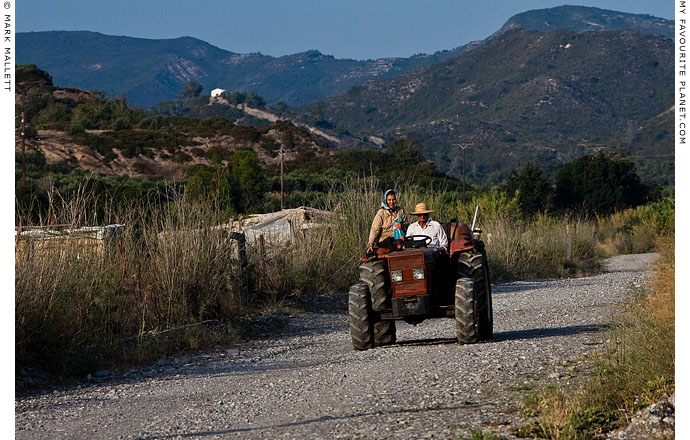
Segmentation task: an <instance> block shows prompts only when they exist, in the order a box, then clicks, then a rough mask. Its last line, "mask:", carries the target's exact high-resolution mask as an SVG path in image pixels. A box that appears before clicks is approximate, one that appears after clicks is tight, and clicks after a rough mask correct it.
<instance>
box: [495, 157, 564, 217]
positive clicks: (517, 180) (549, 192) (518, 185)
mask: <svg viewBox="0 0 690 440" xmlns="http://www.w3.org/2000/svg"><path fill="white" fill-rule="evenodd" d="M505 189H506V192H507V193H508V195H509V196H515V195H516V194H517V202H518V205H519V206H520V212H521V213H522V214H523V215H528V216H529V215H533V214H536V213H538V212H543V211H546V210H548V209H549V208H550V207H551V202H552V200H553V195H554V190H553V188H552V186H551V184H550V183H549V181H548V180H547V179H546V177H544V175H543V172H542V170H541V168H539V167H538V166H537V165H535V164H533V163H532V162H528V163H526V164H525V166H523V167H522V169H521V170H520V171H516V170H511V171H510V174H509V175H508V180H507V181H506V184H505Z"/></svg>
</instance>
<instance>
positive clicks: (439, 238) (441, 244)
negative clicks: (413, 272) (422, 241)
mask: <svg viewBox="0 0 690 440" xmlns="http://www.w3.org/2000/svg"><path fill="white" fill-rule="evenodd" d="M406 235H407V236H408V237H410V236H412V235H426V236H427V237H431V243H429V246H428V247H429V248H432V249H438V248H445V249H446V250H448V237H447V236H446V231H444V230H443V227H441V223H439V222H437V221H435V220H431V219H429V221H427V222H426V225H424V228H422V227H421V226H420V225H419V222H414V223H412V224H411V225H410V227H409V228H407V234H406Z"/></svg>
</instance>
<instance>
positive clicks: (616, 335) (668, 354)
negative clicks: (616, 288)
mask: <svg viewBox="0 0 690 440" xmlns="http://www.w3.org/2000/svg"><path fill="white" fill-rule="evenodd" d="M674 261H675V252H674V241H673V236H670V237H666V238H664V239H663V240H662V241H661V243H660V258H659V260H658V262H657V264H656V268H655V275H654V277H653V278H652V280H651V283H650V288H649V289H647V288H637V289H632V290H631V291H630V300H629V302H628V303H627V304H626V306H625V309H624V311H623V313H622V314H620V315H618V316H616V317H615V318H614V319H613V321H612V322H611V329H610V330H609V331H608V332H607V333H608V334H607V338H608V342H607V347H606V348H607V349H606V351H605V352H603V353H601V354H600V355H599V357H598V358H597V359H596V360H595V361H594V362H593V364H591V365H589V368H590V369H591V370H590V372H589V374H588V376H587V377H586V379H585V380H584V383H583V382H582V381H577V382H576V383H572V384H559V385H551V386H546V387H543V388H540V389H537V390H535V391H533V392H532V393H531V394H530V395H529V397H528V398H527V399H526V402H525V406H524V409H523V414H524V415H525V416H528V417H534V422H532V423H530V424H527V425H525V426H522V427H520V428H518V429H516V430H515V432H514V433H515V434H516V435H519V436H521V437H526V438H545V439H590V438H595V437H596V436H598V435H601V434H603V433H606V432H608V431H611V430H613V429H616V428H619V427H622V426H625V425H626V424H627V423H628V422H629V421H630V419H631V417H632V416H633V415H634V413H635V412H636V411H638V410H640V409H642V408H645V407H647V406H649V405H651V404H653V403H656V402H658V401H659V400H660V399H661V398H662V397H664V396H668V395H670V394H672V393H673V392H674V386H675V324H674V323H675V296H674V292H675V285H674V275H675V263H674Z"/></svg>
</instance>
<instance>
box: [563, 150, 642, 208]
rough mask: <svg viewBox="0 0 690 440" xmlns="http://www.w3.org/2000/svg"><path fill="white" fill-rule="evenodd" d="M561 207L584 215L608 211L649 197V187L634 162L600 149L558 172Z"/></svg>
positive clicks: (625, 206)
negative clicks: (637, 171) (636, 169)
mask: <svg viewBox="0 0 690 440" xmlns="http://www.w3.org/2000/svg"><path fill="white" fill-rule="evenodd" d="M555 181H556V197H555V202H556V205H557V206H558V207H559V208H562V209H565V210H580V211H581V212H583V213H584V214H587V215H592V214H609V213H611V212H613V211H616V210H619V209H624V208H628V207H633V206H637V205H640V204H642V203H644V202H645V201H646V200H647V199H648V195H649V187H648V186H647V185H644V184H642V183H641V182H640V178H639V176H638V175H637V174H636V173H635V164H633V163H632V162H631V161H629V160H627V159H615V158H614V156H613V155H605V154H604V153H603V152H599V153H598V154H596V155H587V156H583V157H581V158H579V159H575V160H573V161H572V162H569V163H567V164H565V165H564V166H563V167H562V168H560V169H558V170H557V171H556V174H555Z"/></svg>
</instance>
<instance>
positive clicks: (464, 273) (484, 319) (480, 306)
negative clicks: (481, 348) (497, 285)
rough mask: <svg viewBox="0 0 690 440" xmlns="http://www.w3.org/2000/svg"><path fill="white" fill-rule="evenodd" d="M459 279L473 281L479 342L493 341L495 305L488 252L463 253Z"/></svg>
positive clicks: (459, 260) (460, 258)
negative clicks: (492, 300) (492, 297)
mask: <svg viewBox="0 0 690 440" xmlns="http://www.w3.org/2000/svg"><path fill="white" fill-rule="evenodd" d="M458 277H460V278H463V277H464V278H469V279H471V280H472V284H473V286H472V288H473V290H474V291H475V293H474V295H475V301H476V313H477V327H478V329H477V334H478V340H480V341H485V340H489V339H491V338H492V337H493V305H492V302H491V281H490V279H489V264H488V260H487V258H486V252H485V251H483V250H482V251H481V252H463V253H461V254H460V257H459V258H458ZM456 292H457V287H456ZM456 298H457V293H456Z"/></svg>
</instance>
